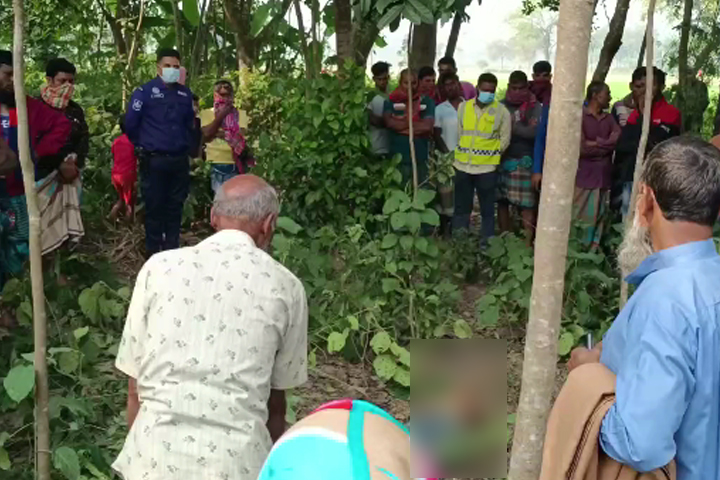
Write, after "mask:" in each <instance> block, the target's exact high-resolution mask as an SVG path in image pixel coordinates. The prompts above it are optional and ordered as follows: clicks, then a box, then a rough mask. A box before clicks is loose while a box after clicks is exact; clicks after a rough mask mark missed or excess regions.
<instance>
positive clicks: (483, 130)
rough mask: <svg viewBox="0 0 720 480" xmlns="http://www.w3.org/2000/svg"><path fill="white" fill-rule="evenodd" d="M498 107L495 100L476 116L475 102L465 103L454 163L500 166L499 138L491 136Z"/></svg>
mask: <svg viewBox="0 0 720 480" xmlns="http://www.w3.org/2000/svg"><path fill="white" fill-rule="evenodd" d="M499 106H500V105H499V103H498V101H497V100H495V101H493V103H491V104H490V106H489V107H488V108H486V109H485V111H484V112H483V113H482V114H481V115H478V112H477V111H476V110H475V100H474V99H473V100H468V101H466V102H465V111H464V112H463V122H462V130H461V131H460V140H459V141H458V145H457V148H456V149H455V160H456V161H458V162H460V163H465V164H470V165H499V164H500V156H501V155H502V150H500V138H499V136H498V135H494V134H493V129H494V127H495V118H496V114H497V111H498V108H499Z"/></svg>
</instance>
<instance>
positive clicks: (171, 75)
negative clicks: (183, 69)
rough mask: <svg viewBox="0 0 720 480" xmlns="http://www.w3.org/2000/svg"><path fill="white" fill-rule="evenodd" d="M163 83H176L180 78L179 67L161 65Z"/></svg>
mask: <svg viewBox="0 0 720 480" xmlns="http://www.w3.org/2000/svg"><path fill="white" fill-rule="evenodd" d="M160 78H162V80H163V82H165V83H177V82H178V81H179V80H180V69H179V68H173V67H163V69H162V75H160Z"/></svg>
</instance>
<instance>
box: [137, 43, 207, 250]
mask: <svg viewBox="0 0 720 480" xmlns="http://www.w3.org/2000/svg"><path fill="white" fill-rule="evenodd" d="M157 75H158V76H157V77H155V78H154V79H153V80H151V81H149V82H148V83H146V84H145V85H143V86H141V87H139V88H138V89H137V90H135V92H133V95H132V97H131V98H130V104H129V105H128V110H127V113H126V114H125V131H126V133H127V135H128V137H129V138H130V141H132V143H133V145H135V147H136V151H137V156H138V158H139V160H140V175H141V189H142V196H143V199H144V201H145V248H146V255H147V257H148V258H149V257H150V256H151V255H153V254H154V253H157V252H160V251H162V250H170V249H173V248H178V247H179V246H180V224H181V222H182V211H183V204H184V203H185V199H186V198H187V195H188V192H189V189H190V158H189V154H190V148H191V144H192V136H193V130H194V128H195V113H194V111H193V102H192V92H191V91H190V89H189V88H187V87H185V86H184V85H181V84H180V83H179V80H180V53H179V52H178V51H177V50H174V49H171V48H164V49H160V50H159V51H158V52H157Z"/></svg>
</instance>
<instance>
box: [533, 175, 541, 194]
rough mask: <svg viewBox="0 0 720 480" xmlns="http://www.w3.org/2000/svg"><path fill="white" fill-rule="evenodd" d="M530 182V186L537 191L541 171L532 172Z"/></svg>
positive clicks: (538, 189)
mask: <svg viewBox="0 0 720 480" xmlns="http://www.w3.org/2000/svg"><path fill="white" fill-rule="evenodd" d="M530 182H531V183H532V187H533V188H534V189H535V190H537V191H538V192H539V191H540V184H541V183H542V173H533V174H532V177H531V179H530Z"/></svg>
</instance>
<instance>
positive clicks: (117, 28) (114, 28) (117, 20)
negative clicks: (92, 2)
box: [98, 0, 127, 57]
mask: <svg viewBox="0 0 720 480" xmlns="http://www.w3.org/2000/svg"><path fill="white" fill-rule="evenodd" d="M98 6H99V7H100V11H101V12H102V15H103V17H105V20H106V21H107V23H108V26H109V27H110V31H111V32H112V36H113V42H114V43H115V50H116V52H117V56H118V57H124V56H125V55H127V43H125V37H124V36H123V30H122V22H121V21H122V20H123V16H122V12H123V11H124V9H123V2H122V0H121V1H118V2H117V5H116V14H115V16H113V15H112V14H111V13H110V11H109V10H108V9H107V6H106V5H105V3H104V0H98Z"/></svg>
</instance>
